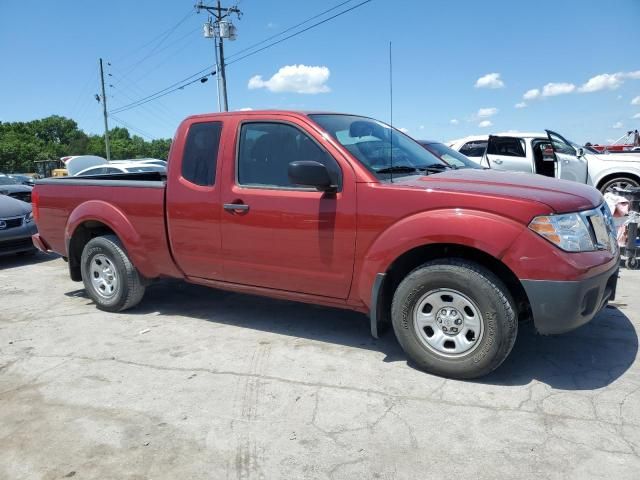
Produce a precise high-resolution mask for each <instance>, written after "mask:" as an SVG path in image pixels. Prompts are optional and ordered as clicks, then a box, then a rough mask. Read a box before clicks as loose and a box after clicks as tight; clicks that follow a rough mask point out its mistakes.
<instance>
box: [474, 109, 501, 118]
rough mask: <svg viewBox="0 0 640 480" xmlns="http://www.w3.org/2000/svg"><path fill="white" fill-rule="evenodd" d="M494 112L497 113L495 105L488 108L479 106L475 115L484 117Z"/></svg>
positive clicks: (492, 114)
mask: <svg viewBox="0 0 640 480" xmlns="http://www.w3.org/2000/svg"><path fill="white" fill-rule="evenodd" d="M496 113H498V109H497V108H495V107H490V108H481V109H480V110H478V113H477V115H478V116H479V117H480V118H485V117H492V116H494V115H495V114H496Z"/></svg>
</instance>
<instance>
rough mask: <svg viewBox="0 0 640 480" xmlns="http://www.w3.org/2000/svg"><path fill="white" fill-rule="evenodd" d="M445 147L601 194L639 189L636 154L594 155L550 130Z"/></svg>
mask: <svg viewBox="0 0 640 480" xmlns="http://www.w3.org/2000/svg"><path fill="white" fill-rule="evenodd" d="M449 146H450V147H451V148H453V149H454V150H458V151H459V152H460V153H463V154H464V155H466V156H467V157H469V158H471V159H472V160H474V161H477V162H479V163H480V165H482V166H484V167H489V168H493V169H496V170H511V171H517V172H527V173H537V174H540V175H545V176H547V177H555V178H562V179H565V180H573V181H574V182H580V183H586V184H587V185H593V186H594V187H596V188H597V189H598V190H600V191H601V192H602V193H606V192H611V191H614V189H617V188H622V189H624V188H627V187H638V186H640V159H638V157H637V156H636V155H633V154H626V153H620V154H618V153H609V154H594V153H591V152H590V151H589V150H587V149H585V148H584V147H582V146H580V145H578V144H576V143H574V142H571V141H570V140H567V139H566V138H564V137H563V136H562V135H560V134H558V133H556V132H552V131H551V130H546V133H520V132H505V133H499V134H495V135H478V136H474V137H466V138H462V139H459V140H454V141H451V142H449ZM467 152H468V153H467Z"/></svg>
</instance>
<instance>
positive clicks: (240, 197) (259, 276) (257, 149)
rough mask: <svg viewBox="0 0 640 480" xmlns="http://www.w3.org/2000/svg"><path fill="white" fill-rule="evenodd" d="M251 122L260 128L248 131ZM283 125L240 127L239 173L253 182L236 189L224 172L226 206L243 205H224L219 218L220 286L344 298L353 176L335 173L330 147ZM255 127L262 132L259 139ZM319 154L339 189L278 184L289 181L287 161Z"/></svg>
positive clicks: (352, 227)
mask: <svg viewBox="0 0 640 480" xmlns="http://www.w3.org/2000/svg"><path fill="white" fill-rule="evenodd" d="M252 124H256V125H259V126H255V125H254V126H253V127H249V126H250V125H252ZM265 124H270V125H275V127H273V128H272V127H270V126H265ZM283 125H286V127H282V128H281V127H279V123H277V124H276V123H274V122H251V123H249V122H247V123H244V124H243V125H241V126H240V129H241V130H240V133H239V141H238V148H239V153H238V155H237V157H238V162H242V164H240V167H239V174H240V175H238V176H241V178H243V181H246V182H250V183H251V185H237V184H236V183H235V182H236V180H235V178H236V174H235V171H233V172H230V173H229V174H228V177H229V178H231V179H233V180H232V181H231V182H229V183H228V184H226V185H225V189H224V191H223V193H222V200H223V202H224V204H227V205H231V204H237V205H243V207H242V208H243V210H238V209H234V208H233V207H231V206H229V207H228V208H227V209H226V210H224V211H223V215H222V253H223V260H224V278H225V281H228V282H233V283H240V284H244V285H253V286H260V287H267V288H274V289H279V290H288V291H294V292H300V293H306V294H312V295H321V296H326V297H333V298H341V299H344V298H347V296H348V294H349V289H350V286H351V278H352V275H353V261H354V254H355V232H356V223H355V219H356V201H355V199H356V195H355V193H356V192H355V188H356V183H355V181H354V179H353V178H352V175H353V172H352V171H346V170H345V169H344V168H341V167H340V165H339V163H338V162H337V161H336V160H335V158H334V157H332V156H331V154H330V153H328V150H329V149H328V148H327V149H325V148H324V147H320V145H322V142H323V139H322V138H321V137H320V138H317V137H312V136H311V135H309V134H308V133H304V132H302V131H301V130H299V129H297V128H296V127H295V126H292V125H288V124H286V123H283ZM260 129H263V130H264V132H266V133H265V134H264V135H260V136H258V135H256V131H259V130H260ZM267 135H273V136H272V137H268V136H267ZM261 137H264V138H261ZM308 141H312V142H313V143H314V144H315V147H313V146H312V145H311V144H309V143H307V142H308ZM316 148H319V149H320V150H316ZM318 151H321V152H322V154H323V155H327V156H328V157H326V159H325V161H324V162H323V163H325V162H326V163H328V164H330V165H332V167H331V168H329V170H330V172H331V170H333V172H332V175H338V176H339V178H337V179H336V180H337V184H338V185H341V189H340V191H338V192H336V193H323V192H319V191H316V190H313V189H304V188H296V187H295V186H287V185H284V183H286V182H288V177H287V176H286V172H285V171H284V170H283V169H286V168H287V167H288V163H289V162H290V161H296V160H316V161H319V160H320V157H319V155H320V154H319V153H318ZM310 156H311V157H313V158H310ZM314 156H315V157H314ZM320 156H321V155H320ZM230 163H231V162H230ZM231 167H232V168H233V167H235V165H231ZM233 169H235V168H233ZM343 172H344V173H343ZM225 183H226V182H225ZM274 183H275V184H277V185H273V184H274ZM269 184H271V185H269Z"/></svg>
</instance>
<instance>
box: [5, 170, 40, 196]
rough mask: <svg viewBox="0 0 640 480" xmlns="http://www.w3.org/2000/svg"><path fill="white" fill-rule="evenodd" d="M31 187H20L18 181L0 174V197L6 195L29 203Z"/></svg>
mask: <svg viewBox="0 0 640 480" xmlns="http://www.w3.org/2000/svg"><path fill="white" fill-rule="evenodd" d="M32 190H33V187H30V186H28V185H22V184H21V183H20V182H19V181H18V180H16V179H15V178H13V177H10V176H8V175H4V174H1V173H0V195H7V196H9V197H13V198H15V199H17V200H22V201H23V202H27V203H30V202H31V191H32Z"/></svg>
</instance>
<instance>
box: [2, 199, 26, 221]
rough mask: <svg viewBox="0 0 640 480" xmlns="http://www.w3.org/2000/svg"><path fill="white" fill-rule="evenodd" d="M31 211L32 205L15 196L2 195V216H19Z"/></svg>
mask: <svg viewBox="0 0 640 480" xmlns="http://www.w3.org/2000/svg"><path fill="white" fill-rule="evenodd" d="M30 211H31V205H29V204H28V203H26V202H23V201H21V200H16V199H15V198H11V197H7V196H6V195H0V218H8V217H19V216H20V215H26V214H27V213H29V212H30Z"/></svg>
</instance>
